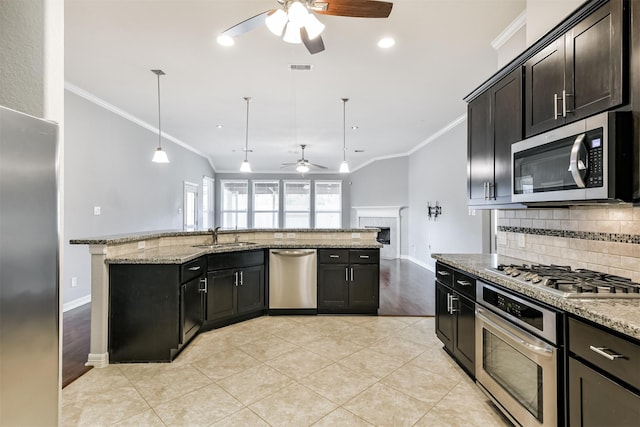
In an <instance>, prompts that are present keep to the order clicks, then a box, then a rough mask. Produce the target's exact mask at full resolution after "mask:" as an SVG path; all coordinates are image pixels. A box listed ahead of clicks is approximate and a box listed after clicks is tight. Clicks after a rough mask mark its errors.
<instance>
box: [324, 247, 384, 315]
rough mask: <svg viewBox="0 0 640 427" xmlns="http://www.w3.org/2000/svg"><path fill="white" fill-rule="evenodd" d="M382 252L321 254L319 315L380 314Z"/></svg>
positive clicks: (337, 251)
mask: <svg viewBox="0 0 640 427" xmlns="http://www.w3.org/2000/svg"><path fill="white" fill-rule="evenodd" d="M379 305H380V250H379V249H351V250H349V249H320V250H318V313H319V314H326V313H346V314H348V313H359V314H377V313H378V307H379Z"/></svg>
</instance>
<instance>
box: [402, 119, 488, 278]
mask: <svg viewBox="0 0 640 427" xmlns="http://www.w3.org/2000/svg"><path fill="white" fill-rule="evenodd" d="M436 201H438V202H439V204H440V206H442V216H439V217H438V219H437V220H431V221H429V220H428V219H427V202H431V203H432V204H433V203H435V202H436ZM408 214H409V215H408V216H409V239H408V240H409V242H408V244H409V251H408V253H407V255H408V257H409V258H410V259H413V260H415V261H417V262H418V263H420V264H422V265H426V266H428V268H431V269H433V268H434V266H435V261H434V260H433V259H432V258H431V254H432V253H451V252H457V253H481V252H483V250H484V251H485V252H488V246H487V245H488V241H489V239H488V237H489V223H488V222H489V211H476V215H475V216H471V215H469V210H468V209H467V122H466V121H464V122H462V123H461V124H460V125H458V126H456V127H455V128H453V129H452V130H451V131H449V132H447V133H446V134H444V135H442V136H441V137H440V138H438V139H437V140H435V141H432V142H430V143H429V144H427V145H426V146H425V147H424V148H422V149H420V150H418V151H416V152H415V153H413V154H411V156H410V157H409V212H408Z"/></svg>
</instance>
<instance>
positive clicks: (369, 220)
mask: <svg viewBox="0 0 640 427" xmlns="http://www.w3.org/2000/svg"><path fill="white" fill-rule="evenodd" d="M404 208H406V206H353V210H355V213H356V215H355V217H356V221H357V224H358V226H359V227H362V226H376V225H377V226H382V225H384V226H387V224H388V225H389V226H390V233H391V245H390V246H389V245H385V246H384V247H383V248H382V249H381V251H380V257H382V258H385V259H395V258H400V253H401V242H400V240H401V236H402V231H401V223H400V218H401V215H400V212H401V211H402V209H404ZM374 218H375V219H377V220H374ZM363 219H364V221H363Z"/></svg>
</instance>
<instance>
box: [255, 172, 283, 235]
mask: <svg viewBox="0 0 640 427" xmlns="http://www.w3.org/2000/svg"><path fill="white" fill-rule="evenodd" d="M256 184H276V186H277V189H278V200H277V203H276V205H275V210H258V209H256ZM280 187H281V185H280V180H279V179H255V180H251V202H252V204H251V220H252V226H253V227H255V224H256V214H259V213H273V214H275V224H274V225H273V227H269V228H274V229H275V228H280V205H281V193H282V192H281V189H280Z"/></svg>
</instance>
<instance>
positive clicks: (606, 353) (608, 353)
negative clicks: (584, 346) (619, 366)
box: [589, 345, 624, 360]
mask: <svg viewBox="0 0 640 427" xmlns="http://www.w3.org/2000/svg"><path fill="white" fill-rule="evenodd" d="M589 348H590V349H591V351H593V352H594V353H597V354H599V355H600V356H602V357H606V358H607V359H609V360H616V359H624V355H622V354H618V353H615V352H613V351H612V350H610V349H608V348H607V347H594V346H592V345H590V346H589Z"/></svg>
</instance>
